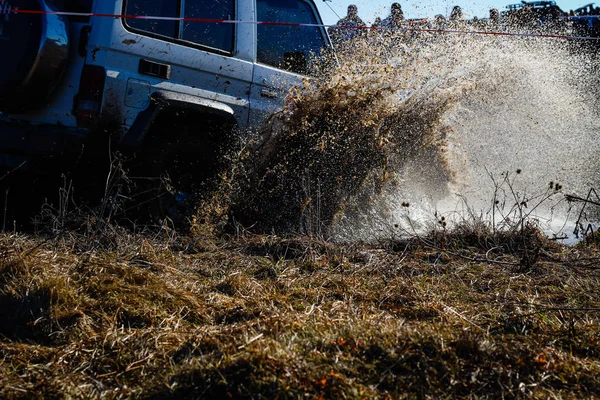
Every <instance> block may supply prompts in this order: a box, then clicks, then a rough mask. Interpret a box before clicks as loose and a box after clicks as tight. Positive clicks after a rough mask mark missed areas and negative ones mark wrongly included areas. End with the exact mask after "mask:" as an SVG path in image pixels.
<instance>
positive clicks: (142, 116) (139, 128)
mask: <svg viewBox="0 0 600 400" xmlns="http://www.w3.org/2000/svg"><path fill="white" fill-rule="evenodd" d="M179 113H180V114H181V115H182V116H184V119H183V120H184V121H186V120H189V121H191V120H201V119H210V120H211V121H213V122H212V123H213V125H219V127H220V128H221V129H229V130H234V129H235V128H236V127H237V126H238V124H237V120H236V118H235V113H234V111H233V109H232V108H231V107H230V106H228V105H227V104H224V103H221V102H218V101H214V100H209V99H203V98H200V97H196V96H192V95H188V94H182V93H174V92H167V91H157V92H155V93H154V94H153V95H152V97H151V101H150V106H149V107H148V108H147V109H146V110H144V111H142V112H140V113H139V114H138V116H137V118H136V119H135V121H134V123H133V125H132V126H131V128H130V129H129V131H128V132H127V133H126V134H125V135H124V136H123V138H122V139H121V142H120V147H121V149H122V150H123V151H125V152H127V151H136V150H138V149H140V148H141V147H142V146H143V144H144V143H145V142H148V141H150V140H156V139H158V140H160V139H161V138H160V137H159V136H160V135H163V134H164V130H162V129H153V128H154V126H155V124H156V123H157V121H160V120H161V118H162V117H164V116H165V115H173V114H179Z"/></svg>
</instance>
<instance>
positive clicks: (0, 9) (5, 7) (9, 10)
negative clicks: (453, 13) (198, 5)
mask: <svg viewBox="0 0 600 400" xmlns="http://www.w3.org/2000/svg"><path fill="white" fill-rule="evenodd" d="M9 14H38V15H39V14H42V15H62V16H69V17H85V18H87V17H105V18H116V19H141V20H151V21H183V22H200V23H211V24H238V25H241V24H253V25H279V26H294V27H298V26H304V27H312V28H315V27H317V28H339V29H360V30H372V31H382V29H381V28H377V27H371V26H347V25H324V24H299V23H292V22H273V21H238V20H227V19H207V18H195V17H158V16H150V15H126V14H102V13H76V12H63V11H53V12H48V11H40V10H22V9H20V8H18V7H12V6H11V5H10V4H9V3H8V2H6V1H0V15H9ZM424 21H426V20H420V21H409V22H408V23H409V25H413V24H415V23H422V22H424ZM391 30H393V31H405V32H428V33H454V34H462V35H491V36H514V37H539V38H549V39H571V40H572V39H577V40H600V37H589V36H570V35H556V34H542V33H514V32H498V31H467V30H458V29H454V30H453V29H428V28H395V29H391Z"/></svg>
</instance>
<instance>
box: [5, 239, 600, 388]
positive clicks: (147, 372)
mask: <svg viewBox="0 0 600 400" xmlns="http://www.w3.org/2000/svg"><path fill="white" fill-rule="evenodd" d="M599 287H600V246H599V245H598V242H597V241H596V242H594V241H593V240H589V241H588V242H583V243H580V244H579V245H577V246H574V247H564V246H560V245H557V244H555V243H553V242H551V241H549V240H547V239H545V238H543V237H541V236H540V235H539V234H538V233H537V232H535V231H533V230H532V231H530V232H526V234H520V235H518V236H517V237H509V236H506V235H505V236H501V235H495V236H483V235H481V234H474V233H472V234H466V233H462V234H460V235H456V234H455V235H453V234H448V233H444V234H441V233H439V232H438V233H437V234H431V235H429V236H428V237H425V238H413V239H410V240H405V241H399V242H385V243H380V244H378V245H366V244H334V243H329V242H326V241H323V240H317V239H314V238H308V237H299V236H296V237H289V238H281V237H275V236H264V235H263V236H252V235H243V236H236V237H218V238H215V237H212V236H208V235H200V234H197V235H196V236H193V235H192V236H185V237H180V236H177V235H176V234H175V233H173V232H172V231H169V230H163V231H162V232H160V233H159V234H156V235H153V236H151V235H143V236H134V235H130V234H127V233H124V232H122V231H119V230H117V229H116V228H115V229H113V230H107V231H106V232H103V233H102V235H101V236H94V235H91V234H88V235H77V234H74V233H70V234H64V233H63V234H61V235H56V236H52V237H49V238H48V237H46V238H40V237H33V236H25V235H17V234H13V235H11V234H2V236H0V321H2V322H1V323H0V398H5V399H24V398H52V399H54V398H86V399H87V398H103V399H120V398H150V399H164V398H177V399H180V398H194V399H195V398H225V399H226V398H251V399H260V398H269V399H275V398H279V399H283V398H303V399H304V398H315V399H321V398H335V399H338V398H350V399H360V398H493V399H498V398H540V399H542V398H543V399H547V398H550V399H571V398H573V399H575V398H577V399H581V398H600V290H599Z"/></svg>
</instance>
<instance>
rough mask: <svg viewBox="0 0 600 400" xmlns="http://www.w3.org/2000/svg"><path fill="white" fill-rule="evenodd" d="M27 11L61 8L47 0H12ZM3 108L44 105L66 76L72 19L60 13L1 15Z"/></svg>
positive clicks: (0, 92)
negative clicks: (69, 19)
mask: <svg viewBox="0 0 600 400" xmlns="http://www.w3.org/2000/svg"><path fill="white" fill-rule="evenodd" d="M10 5H11V6H12V7H13V8H15V7H19V8H20V9H23V10H33V11H41V12H53V11H58V10H57V9H56V7H55V6H54V5H52V4H51V3H50V2H48V3H47V2H46V1H45V0H11V1H10ZM0 18H1V22H0V57H1V58H2V62H1V63H0V110H1V111H7V112H13V113H18V112H23V111H27V110H30V109H33V108H37V107H40V106H43V105H44V104H45V103H46V102H47V99H48V97H49V96H50V95H51V94H52V92H53V91H54V89H55V88H56V86H57V84H58V83H59V81H60V79H61V78H62V76H63V74H64V71H65V68H66V63H67V59H68V57H69V22H68V20H67V19H66V17H63V16H60V15H44V14H10V15H6V16H0Z"/></svg>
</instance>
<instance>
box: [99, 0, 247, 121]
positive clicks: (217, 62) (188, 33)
mask: <svg viewBox="0 0 600 400" xmlns="http://www.w3.org/2000/svg"><path fill="white" fill-rule="evenodd" d="M235 3H236V2H235V0H217V1H215V0H211V1H209V0H173V1H163V0H126V1H125V2H124V6H123V7H124V9H123V10H122V12H124V13H125V14H127V15H146V16H157V17H161V18H162V17H173V18H174V19H171V20H169V19H152V18H150V19H134V18H130V19H126V20H124V21H123V23H122V25H121V29H120V30H119V31H118V34H115V33H117V32H114V31H113V35H112V36H111V43H110V45H109V46H107V47H108V51H107V53H108V54H107V55H106V65H107V66H108V68H107V70H108V71H109V78H110V77H112V76H115V77H117V78H116V79H118V81H116V80H115V81H113V82H111V81H110V79H109V82H107V86H109V89H110V85H115V87H114V90H115V91H118V90H121V89H120V87H122V88H123V90H125V88H126V86H127V85H126V84H123V83H122V82H127V80H128V79H129V78H130V77H140V75H141V76H143V79H144V81H147V82H148V83H149V84H150V86H151V91H152V92H154V91H156V90H166V91H172V92H177V93H185V94H188V95H192V96H197V97H199V98H206V99H210V100H215V101H219V102H222V103H225V104H227V105H229V106H230V107H231V108H232V109H233V110H234V112H235V116H236V119H237V120H238V123H239V124H240V125H241V126H245V125H246V124H247V121H248V108H249V104H248V101H249V95H248V93H249V91H250V83H251V79H252V68H253V66H252V63H251V62H250V61H248V60H241V59H239V58H236V56H235V54H236V35H237V33H238V32H237V30H238V27H237V26H236V25H234V24H223V23H217V22H199V21H198V20H191V21H189V20H188V21H184V20H183V18H184V17H186V18H198V19H202V20H222V19H225V20H231V19H235V18H236V5H235ZM117 28H118V27H117ZM97 57H98V60H100V54H98V55H97ZM111 69H112V70H114V71H115V73H113V74H110V70H111ZM119 85H120V86H119ZM115 97H117V98H124V96H115ZM125 105H126V106H128V104H125ZM129 114H131V116H132V117H135V115H137V114H136V112H135V111H132V112H131V113H129ZM125 117H126V118H127V116H125ZM131 122H132V121H127V123H131Z"/></svg>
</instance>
